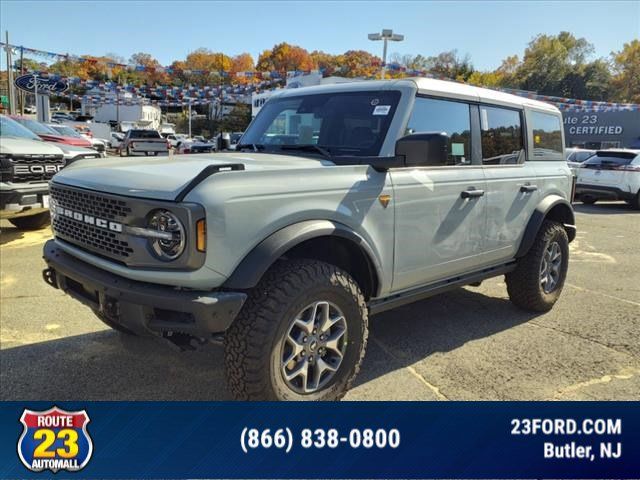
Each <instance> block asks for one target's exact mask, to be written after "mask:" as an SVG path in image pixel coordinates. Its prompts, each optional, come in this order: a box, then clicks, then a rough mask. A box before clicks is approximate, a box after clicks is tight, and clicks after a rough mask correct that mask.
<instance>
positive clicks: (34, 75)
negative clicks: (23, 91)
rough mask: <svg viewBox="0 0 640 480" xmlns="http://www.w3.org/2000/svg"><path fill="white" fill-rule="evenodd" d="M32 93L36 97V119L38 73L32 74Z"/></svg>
mask: <svg viewBox="0 0 640 480" xmlns="http://www.w3.org/2000/svg"><path fill="white" fill-rule="evenodd" d="M33 94H34V95H35V97H36V120H37V119H38V74H37V73H34V74H33Z"/></svg>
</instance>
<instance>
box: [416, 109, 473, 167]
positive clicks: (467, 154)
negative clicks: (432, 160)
mask: <svg viewBox="0 0 640 480" xmlns="http://www.w3.org/2000/svg"><path fill="white" fill-rule="evenodd" d="M470 118H471V117H470V114H469V105H468V104H466V103H461V102H452V101H448V100H436V99H432V98H422V97H418V98H416V102H415V104H414V106H413V112H411V118H410V119H409V123H408V124H407V132H406V133H407V135H409V134H411V133H429V132H431V133H433V132H445V133H446V134H447V135H448V136H449V142H448V146H447V151H448V158H447V163H446V164H447V165H470V164H471V120H470Z"/></svg>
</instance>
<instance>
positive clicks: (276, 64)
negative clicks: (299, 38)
mask: <svg viewBox="0 0 640 480" xmlns="http://www.w3.org/2000/svg"><path fill="white" fill-rule="evenodd" d="M257 68H258V70H259V71H261V72H269V71H273V70H276V71H278V72H280V73H281V74H284V73H286V72H289V71H293V70H302V71H307V70H314V69H316V68H317V65H316V64H315V62H314V61H313V58H311V55H309V52H307V51H306V50H305V49H304V48H302V47H298V46H296V45H289V44H288V43H286V42H283V43H279V44H278V45H275V46H274V47H273V48H272V49H271V50H265V51H264V52H262V54H260V58H258V65H257Z"/></svg>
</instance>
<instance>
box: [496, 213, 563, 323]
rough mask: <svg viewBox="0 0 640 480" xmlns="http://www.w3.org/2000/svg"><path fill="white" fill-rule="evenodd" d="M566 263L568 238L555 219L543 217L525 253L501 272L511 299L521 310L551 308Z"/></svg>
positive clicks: (558, 291) (560, 289)
mask: <svg viewBox="0 0 640 480" xmlns="http://www.w3.org/2000/svg"><path fill="white" fill-rule="evenodd" d="M568 266H569V239H568V237H567V232H566V231H565V229H564V227H563V226H562V225H561V224H560V223H558V222H551V221H548V220H545V221H544V222H543V224H542V227H540V231H539V232H538V234H537V236H536V239H535V242H534V244H533V246H532V247H531V249H530V250H529V252H528V253H527V254H526V255H525V256H524V257H522V258H520V259H519V260H518V264H517V266H516V269H515V270H514V271H513V272H510V273H508V274H507V275H505V279H506V283H507V291H508V292H509V298H510V299H511V301H512V302H513V303H514V304H516V305H517V306H519V307H520V308H523V309H525V310H530V311H534V312H546V311H549V310H551V308H552V307H553V305H554V304H555V303H556V301H557V300H558V298H559V297H560V293H561V292H562V287H563V286H564V281H565V279H566V277H567V269H568Z"/></svg>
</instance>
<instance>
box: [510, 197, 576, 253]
mask: <svg viewBox="0 0 640 480" xmlns="http://www.w3.org/2000/svg"><path fill="white" fill-rule="evenodd" d="M553 209H557V210H555V212H557V213H556V214H554V215H553V217H554V220H557V221H559V222H561V223H562V224H563V225H564V227H565V229H566V230H567V235H568V237H569V242H571V241H573V239H574V238H575V236H576V226H575V225H576V221H575V215H574V213H573V207H572V206H571V203H569V201H568V200H567V199H565V198H563V197H561V196H560V195H549V196H547V197H545V198H544V199H542V201H541V202H540V203H539V204H538V206H537V207H536V208H535V210H534V211H533V214H532V215H531V218H530V219H529V223H528V224H527V227H526V228H525V230H524V235H523V237H522V241H521V242H520V247H519V248H518V252H517V253H516V258H520V257H523V256H525V255H526V254H527V252H528V251H529V250H530V249H531V247H532V246H533V242H534V241H535V239H536V235H537V234H538V231H539V230H540V227H541V226H542V222H544V220H545V218H547V216H548V215H549V213H550V212H551V210H553Z"/></svg>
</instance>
